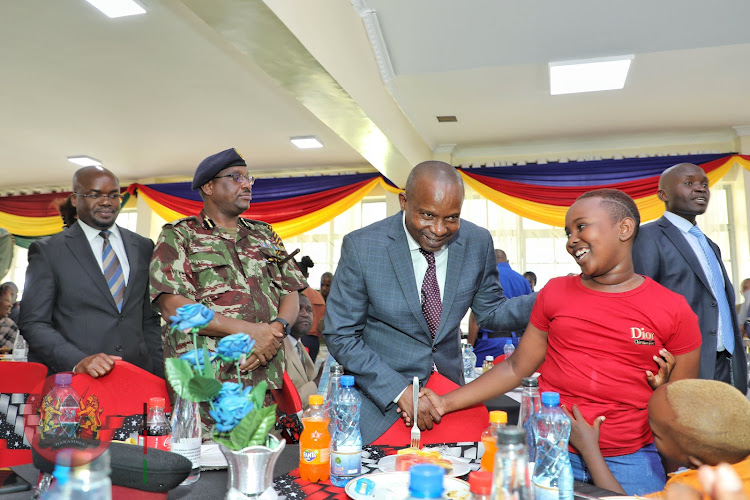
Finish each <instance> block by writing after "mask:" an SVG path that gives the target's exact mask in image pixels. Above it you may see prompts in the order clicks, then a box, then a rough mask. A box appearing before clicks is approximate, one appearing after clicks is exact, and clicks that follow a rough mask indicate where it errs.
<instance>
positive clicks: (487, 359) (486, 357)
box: [484, 356, 495, 361]
mask: <svg viewBox="0 0 750 500" xmlns="http://www.w3.org/2000/svg"><path fill="white" fill-rule="evenodd" d="M484 360H485V361H494V360H495V357H494V356H485V357H484Z"/></svg>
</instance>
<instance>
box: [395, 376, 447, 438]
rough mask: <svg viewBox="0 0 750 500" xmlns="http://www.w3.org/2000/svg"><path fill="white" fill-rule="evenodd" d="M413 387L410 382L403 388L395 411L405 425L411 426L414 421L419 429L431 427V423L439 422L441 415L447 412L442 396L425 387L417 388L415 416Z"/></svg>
mask: <svg viewBox="0 0 750 500" xmlns="http://www.w3.org/2000/svg"><path fill="white" fill-rule="evenodd" d="M413 389H414V386H413V384H410V385H409V386H408V387H407V388H406V389H405V390H404V392H403V393H402V394H401V397H399V399H398V408H397V410H396V411H397V412H398V413H399V415H401V418H402V419H403V421H404V424H406V426H407V427H411V426H412V425H414V423H415V422H416V424H417V426H418V427H419V429H420V430H425V429H432V424H433V423H439V422H440V419H441V418H442V416H443V415H445V414H446V413H447V411H446V410H445V405H444V404H443V397H442V396H439V395H437V394H436V393H435V392H434V391H432V390H431V389H428V388H426V387H422V388H421V389H419V397H418V401H417V405H416V408H417V411H416V413H417V415H416V416H415V415H414V413H415V411H414V408H415V405H414V395H413Z"/></svg>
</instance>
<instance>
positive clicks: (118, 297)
mask: <svg viewBox="0 0 750 500" xmlns="http://www.w3.org/2000/svg"><path fill="white" fill-rule="evenodd" d="M110 234H112V233H111V232H110V231H109V230H106V231H102V232H101V233H99V236H101V237H102V238H104V245H102V267H103V268H104V279H106V280H107V285H108V286H109V291H110V293H112V297H113V298H114V299H115V304H117V310H118V311H122V303H123V299H124V298H125V276H124V275H123V274H122V267H121V266H120V259H118V258H117V254H116V253H115V250H114V249H113V248H112V244H111V243H110V242H109V235H110Z"/></svg>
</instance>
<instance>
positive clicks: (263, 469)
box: [219, 436, 286, 500]
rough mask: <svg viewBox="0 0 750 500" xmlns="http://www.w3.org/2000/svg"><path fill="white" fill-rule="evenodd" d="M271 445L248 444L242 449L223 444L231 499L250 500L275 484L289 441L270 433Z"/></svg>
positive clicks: (228, 494)
mask: <svg viewBox="0 0 750 500" xmlns="http://www.w3.org/2000/svg"><path fill="white" fill-rule="evenodd" d="M268 439H269V443H270V447H267V446H248V447H247V448H243V449H241V450H238V451H234V450H230V449H229V448H227V447H226V446H224V445H223V444H221V443H219V449H220V450H221V452H222V453H223V454H224V457H225V458H226V459H227V465H228V466H229V475H228V479H227V487H228V488H227V489H228V491H227V496H226V498H227V500H246V499H252V498H258V497H260V496H261V495H262V494H263V492H264V491H266V490H267V489H268V488H271V487H273V468H274V466H275V465H276V460H278V458H279V456H280V455H281V452H282V450H283V449H284V446H285V445H286V443H285V442H284V441H279V440H278V439H276V438H275V437H273V436H269V438H268Z"/></svg>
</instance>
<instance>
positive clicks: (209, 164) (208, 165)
mask: <svg viewBox="0 0 750 500" xmlns="http://www.w3.org/2000/svg"><path fill="white" fill-rule="evenodd" d="M236 166H241V167H246V166H247V163H245V160H244V159H243V158H242V156H241V155H240V154H239V153H238V152H237V150H236V149H234V148H229V149H225V150H224V151H222V152H220V153H216V154H213V155H211V156H209V157H208V158H206V159H205V160H203V161H202V162H201V164H200V165H198V168H197V169H195V175H193V185H192V186H191V189H192V190H193V191H195V190H197V189H200V187H201V186H202V185H204V184H205V183H207V182H208V181H210V180H211V179H213V178H214V177H216V174H218V173H219V172H221V171H222V170H224V169H225V168H229V167H236Z"/></svg>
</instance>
